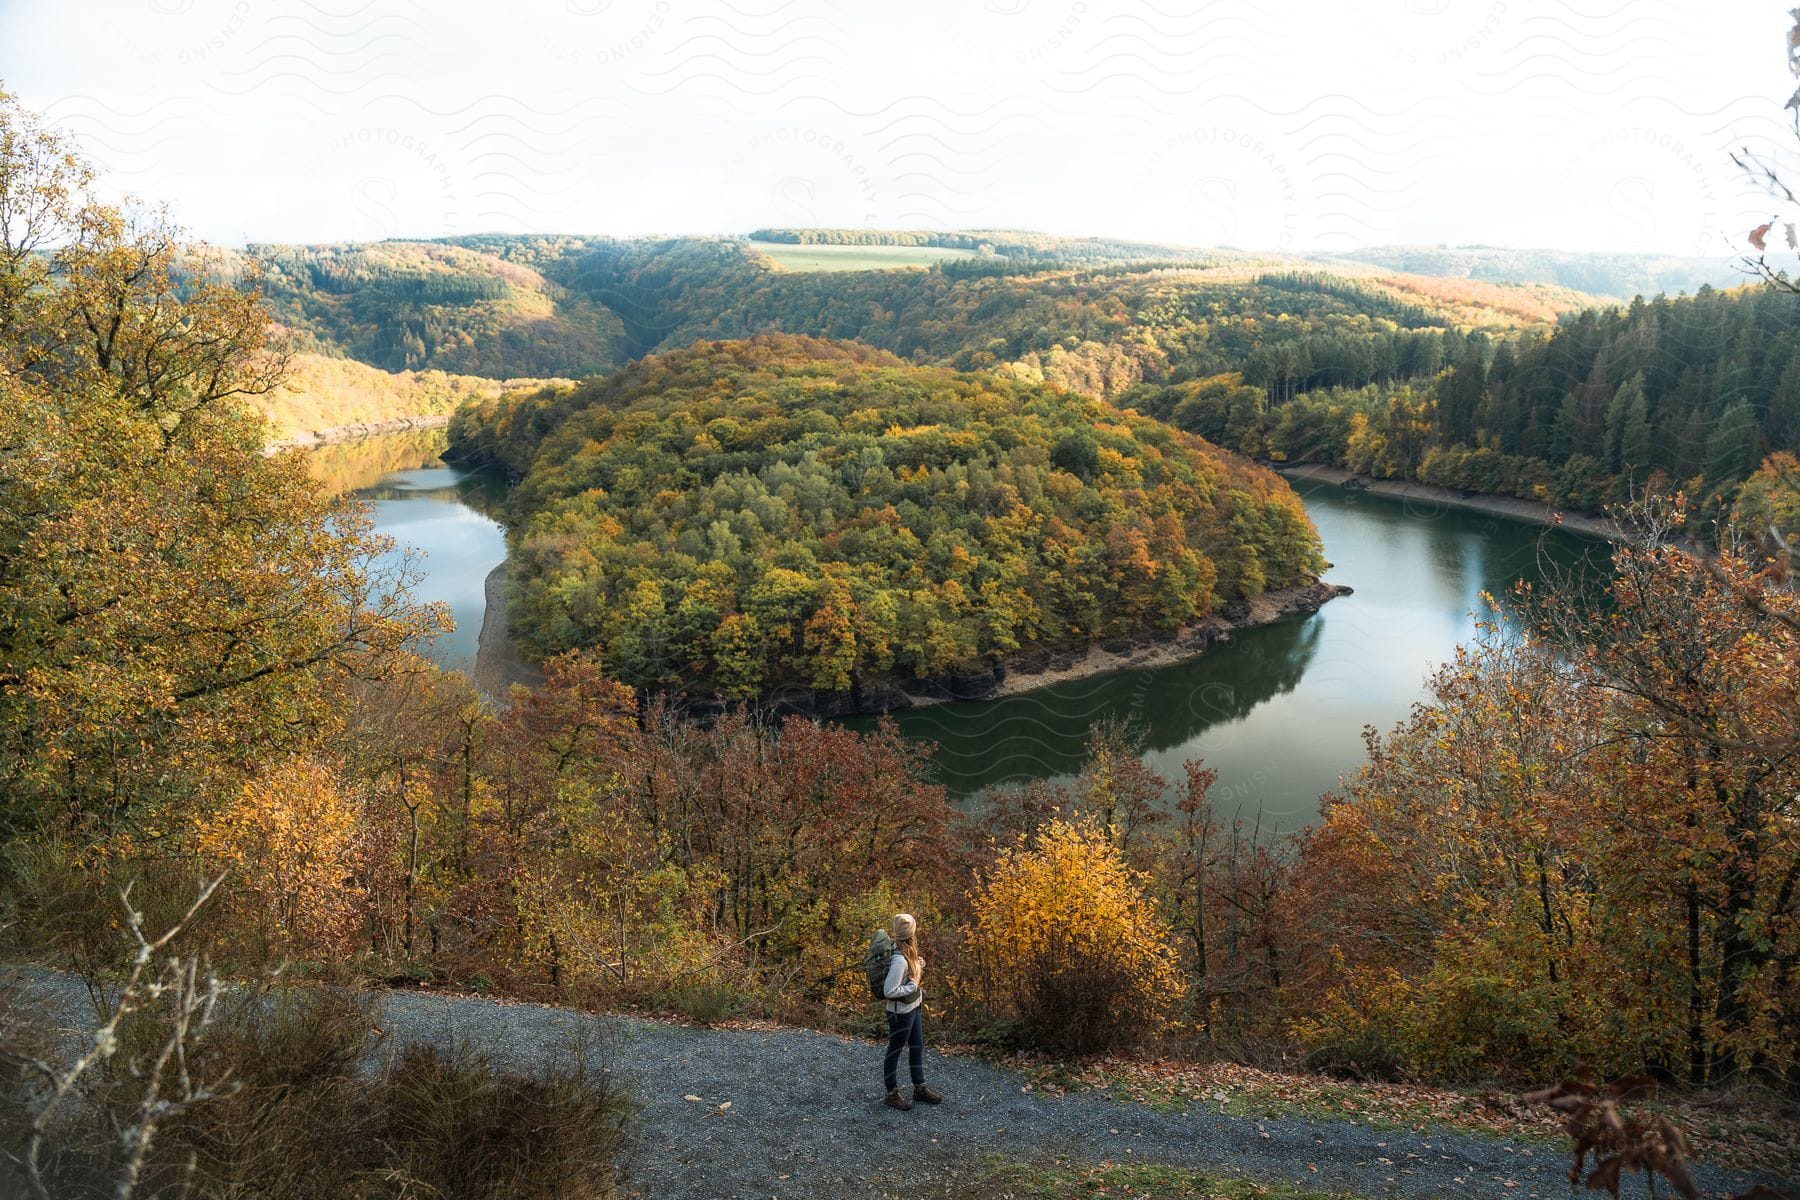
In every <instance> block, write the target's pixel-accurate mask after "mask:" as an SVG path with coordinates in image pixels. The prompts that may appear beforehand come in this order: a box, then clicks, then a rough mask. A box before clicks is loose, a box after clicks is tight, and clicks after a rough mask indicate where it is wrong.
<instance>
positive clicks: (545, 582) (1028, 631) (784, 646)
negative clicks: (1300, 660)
mask: <svg viewBox="0 0 1800 1200" xmlns="http://www.w3.org/2000/svg"><path fill="white" fill-rule="evenodd" d="M451 439H452V448H453V450H454V451H456V452H458V453H459V454H461V455H463V456H466V457H470V458H477V459H490V460H494V461H499V462H502V463H504V464H506V465H508V466H510V467H511V468H512V469H514V470H515V471H517V472H520V473H522V474H523V481H522V483H521V484H520V485H519V487H518V488H517V490H516V491H515V492H514V494H513V497H512V500H511V505H512V510H513V511H512V516H513V520H512V522H511V525H512V528H513V530H514V536H513V542H514V546H513V564H514V566H513V588H514V603H513V607H512V609H511V618H512V621H513V623H514V627H515V628H516V629H517V630H518V633H519V636H520V638H521V639H522V641H523V642H524V643H525V645H526V647H527V648H528V650H530V651H531V652H532V653H534V654H535V655H536V656H538V657H542V658H548V657H550V656H552V655H554V654H556V653H559V652H561V651H564V650H571V649H589V648H598V649H599V650H600V652H601V654H602V656H603V657H604V660H605V661H606V663H607V664H608V668H609V670H610V671H612V672H613V673H614V675H615V676H616V677H617V678H619V679H621V680H623V681H625V682H627V683H630V684H632V685H633V686H637V687H647V688H652V689H656V690H661V689H665V688H673V687H681V688H685V689H688V690H689V691H691V692H695V693H699V694H711V695H717V696H722V697H727V698H730V697H743V696H755V695H758V694H761V693H763V692H765V691H767V690H769V689H772V688H778V687H785V686H797V687H803V688H811V689H817V690H820V691H824V692H847V691H851V690H853V689H854V688H856V687H857V686H859V685H860V684H864V683H867V682H868V681H870V680H871V679H881V678H886V677H889V676H892V675H895V674H900V675H906V676H912V677H917V678H923V677H929V676H936V675H940V674H944V673H949V672H953V671H965V670H969V669H975V668H979V667H983V666H990V667H991V666H993V665H994V664H996V663H998V662H999V661H1000V660H1001V659H1003V658H1004V656H1005V655H1007V654H1009V653H1011V652H1013V651H1016V650H1019V649H1022V648H1026V647H1036V646H1046V645H1048V646H1058V645H1069V644H1082V643H1085V642H1086V641H1087V640H1089V639H1092V638H1100V637H1107V636H1115V635H1122V634H1136V633H1141V632H1144V631H1148V630H1152V629H1175V628H1178V627H1180V626H1182V625H1184V624H1187V623H1189V622H1192V621H1194V620H1197V619H1199V618H1202V617H1205V616H1207V615H1208V614H1210V613H1211V612H1213V611H1214V610H1215V609H1216V608H1218V607H1219V606H1221V605H1223V604H1226V603H1228V602H1231V601H1239V600H1244V599H1247V598H1251V597H1254V596H1257V595H1259V594H1261V593H1262V592H1263V591H1264V590H1265V589H1271V588H1280V587H1285V586H1289V585H1293V584H1298V583H1302V582H1305V581H1308V580H1310V579H1311V578H1313V577H1315V576H1316V574H1317V573H1318V572H1319V571H1320V570H1321V569H1322V568H1323V561H1322V559H1321V557H1320V550H1319V540H1318V534H1317V533H1316V531H1315V530H1314V529H1313V527H1312V523H1311V522H1310V521H1309V520H1308V519H1307V516H1306V514H1305V511H1304V510H1303V509H1302V507H1301V506H1300V502H1299V500H1298V499H1297V498H1296V497H1295V495H1294V494H1293V492H1292V491H1291V490H1290V489H1289V488H1288V487H1287V485H1286V484H1285V483H1284V482H1282V481H1281V480H1280V479H1279V478H1278V477H1277V476H1275V475H1274V474H1272V473H1270V472H1268V471H1265V470H1261V469H1258V468H1255V467H1251V466H1248V465H1246V464H1243V463H1242V462H1240V461H1238V460H1236V459H1234V458H1232V457H1231V456H1228V455H1225V454H1221V453H1220V452H1219V451H1217V450H1216V449H1214V448H1212V447H1210V446H1207V445H1206V444H1205V443H1203V442H1201V441H1200V440H1199V439H1197V438H1192V437H1189V436H1186V435H1184V434H1181V433H1179V432H1176V431H1175V430H1172V429H1170V428H1169V427H1168V426H1166V425H1164V424H1161V423H1159V422H1154V421H1150V420H1147V419H1144V418H1142V417H1137V416H1132V415H1128V414H1121V413H1119V412H1117V411H1116V410H1113V409H1111V408H1109V407H1107V406H1106V405H1104V404H1103V403H1101V402H1099V401H1095V400H1088V399H1084V398H1082V397H1080V396H1076V395H1073V394H1072V393H1069V392H1066V391H1063V390H1060V389H1055V388H1049V387H1045V386H1043V385H1041V384H1036V383H1027V382H1022V381H1018V380H1012V379H1006V378H1003V377H1001V376H998V375H995V374H991V373H979V374H971V373H959V372H954V371H950V370H947V369H944V368H926V367H911V366H907V365H905V364H903V363H902V362H901V361H900V360H899V359H897V358H895V357H894V356H892V355H890V354H887V353H885V352H882V351H879V350H872V349H869V348H868V347H865V346H859V345H855V344H852V343H845V342H826V341H820V340H816V339H811V338H801V337H793V336H776V337H760V338H756V339H753V340H750V341H738V342H703V343H700V344H698V345H696V346H693V347H692V348H689V349H686V350H681V351H676V352H673V353H670V354H666V355H657V356H653V357H649V358H645V359H643V360H641V361H639V362H637V363H635V364H633V365H632V366H631V367H630V368H628V369H627V370H625V371H622V372H620V373H618V374H616V375H614V376H611V377H609V378H607V379H604V380H600V381H597V382H593V383H589V384H586V385H583V386H580V387H575V388H570V389H560V390H559V389H554V388H552V389H545V390H542V391H539V392H536V393H514V394H512V395H511V396H509V397H507V398H504V399H502V400H499V401H489V402H484V403H478V404H475V405H472V406H466V407H465V408H464V409H462V410H461V411H460V412H459V413H458V415H457V417H456V419H455V420H454V422H453V423H452V426H451Z"/></svg>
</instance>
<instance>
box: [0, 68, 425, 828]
mask: <svg viewBox="0 0 1800 1200" xmlns="http://www.w3.org/2000/svg"><path fill="white" fill-rule="evenodd" d="M92 182H93V179H92V172H91V170H90V169H89V168H88V167H87V166H86V164H85V163H83V162H82V161H81V160H80V159H79V158H78V157H77V156H75V154H74V153H73V152H72V151H71V150H70V149H69V146H68V143H67V141H66V139H65V138H64V137H63V136H62V135H60V134H58V133H56V132H55V131H53V130H49V129H46V128H45V127H43V126H42V125H41V124H40V123H39V122H38V121H37V120H36V119H35V118H33V117H32V116H31V115H30V114H28V113H26V112H25V111H24V110H22V109H21V108H20V107H19V106H18V105H17V103H16V102H14V101H13V100H11V99H10V98H0V793H3V794H4V800H3V801H0V824H3V825H4V827H5V830H6V831H7V832H8V833H9V834H11V833H17V832H18V831H20V830H24V829H34V828H42V827H45V826H47V825H56V826H58V827H60V828H64V829H70V828H73V829H80V830H81V831H82V836H90V835H91V836H109V835H111V834H114V833H118V832H121V831H124V830H129V829H138V830H140V832H142V831H145V830H147V829H148V828H149V827H150V826H151V825H157V826H158V827H159V828H161V829H162V830H165V831H166V830H167V829H168V828H169V826H170V823H169V822H160V823H159V822H149V821H147V820H146V812H147V810H148V809H149V808H151V807H154V806H155V805H158V804H163V803H170V804H175V805H177V806H185V805H189V804H191V803H192V801H193V797H194V795H195V793H196V792H212V793H214V794H218V795H230V794H232V792H233V791H234V789H235V788H236V787H237V784H238V782H239V781H241V780H242V779H244V778H248V777H251V776H253V775H255V774H256V773H257V772H258V770H259V769H260V767H261V766H262V765H263V763H264V762H265V761H267V760H268V759H269V758H270V757H271V756H279V755H283V754H286V753H289V752H293V751H296V750H299V749H301V748H302V747H303V746H304V745H305V744H306V743H307V742H308V740H309V739H311V738H313V737H314V736H315V735H316V734H317V732H318V731H319V730H320V729H321V728H323V727H324V726H325V725H327V724H328V723H329V721H330V713H329V712H328V711H327V704H326V696H327V689H328V687H329V685H330V684H331V682H332V681H333V680H334V679H341V678H343V677H345V676H347V675H370V674H379V673H382V672H384V671H386V670H388V669H390V667H391V665H392V664H393V663H395V662H397V661H400V660H401V658H402V657H403V656H404V652H405V651H406V650H407V649H408V648H409V647H411V646H412V645H414V644H415V643H416V642H417V641H418V639H419V638H420V637H421V636H423V635H426V634H428V633H430V632H433V631H434V630H435V629H436V628H437V627H438V626H439V625H440V624H441V623H442V622H443V620H444V619H445V618H444V617H443V615H442V613H441V612H439V611H437V610H434V609H422V608H420V607H418V606H416V605H414V604H413V603H412V602H411V601H410V600H409V599H408V598H407V596H406V592H405V585H406V583H407V581H408V580H407V575H406V569H405V568H404V567H400V568H378V567H377V566H376V565H375V563H376V556H377V554H378V552H379V551H381V550H382V549H383V548H384V546H385V543H384V542H383V540H382V539H380V538H377V537H375V536H374V535H373V533H372V531H371V529H370V526H369V522H368V519H367V517H366V516H365V515H364V514H362V513H360V512H359V511H357V510H355V509H354V508H349V507H345V506H341V505H337V504H334V503H332V502H331V501H330V500H329V499H328V498H327V497H325V496H324V495H323V494H322V493H321V491H320V489H319V488H318V487H317V485H315V484H314V483H313V482H312V481H311V480H310V479H309V478H308V477H307V475H306V472H305V469H304V466H303V465H302V463H301V462H300V461H298V459H297V458H294V457H291V456H289V457H281V456H277V457H274V458H265V457H264V456H263V453H262V442H263V438H264V428H263V423H262V421H261V419H260V418H259V417H258V416H257V415H256V414H255V413H254V412H253V411H252V410H251V409H250V407H249V406H248V405H247V403H245V398H246V397H250V396H254V395H257V394H259V393H261V392H263V391H265V390H266V389H267V388H268V387H269V386H270V385H271V384H272V383H273V382H274V381H275V380H277V379H278V378H279V377H280V374H281V371H282V369H283V355H282V354H281V353H280V352H279V350H278V349H271V348H270V346H269V345H268V342H267V328H268V320H267V316H266V314H265V313H264V311H263V309H262V308H261V306H260V304H259V303H258V301H257V298H256V296H255V293H254V290H253V285H254V280H253V279H252V280H241V281H236V282H234V281H229V280H225V279H222V278H219V277H217V276H216V274H215V273H214V272H212V271H211V270H210V269H209V267H208V262H207V258H206V254H205V252H204V251H202V250H197V249H189V248H184V247H183V246H182V244H181V242H180V240H179V233H178V231H177V230H176V229H175V228H174V227H173V226H172V225H170V224H169V223H168V222H167V220H166V219H164V218H163V217H162V216H160V215H159V214H155V213H149V212H145V211H142V210H140V209H137V208H135V207H133V208H127V209H119V208H115V207H112V206H109V205H105V204H102V203H100V202H98V201H96V200H95V199H94V198H93V197H92V195H91V187H92ZM240 284H242V285H247V286H240Z"/></svg>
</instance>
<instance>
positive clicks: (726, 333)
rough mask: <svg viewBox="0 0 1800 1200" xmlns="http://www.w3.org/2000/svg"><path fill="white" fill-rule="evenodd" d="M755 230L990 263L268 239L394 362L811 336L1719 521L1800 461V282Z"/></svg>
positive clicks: (1234, 443)
mask: <svg viewBox="0 0 1800 1200" xmlns="http://www.w3.org/2000/svg"><path fill="white" fill-rule="evenodd" d="M751 236H752V238H754V239H755V241H756V242H758V243H761V244H765V245H766V244H771V243H785V244H794V245H826V246H856V245H868V246H908V245H919V246H932V247H941V248H951V249H958V250H966V251H970V252H972V253H971V256H970V257H966V258H961V259H957V260H954V261H945V262H941V263H938V264H936V265H933V266H931V267H930V268H928V269H927V268H921V267H911V268H901V269H892V270H848V271H829V270H827V271H814V272H804V273H802V272H790V271H784V270H782V269H780V268H779V267H778V266H777V265H776V264H774V263H772V262H771V261H770V259H768V258H767V257H766V256H764V255H762V254H761V253H760V252H758V251H757V250H755V248H754V247H753V245H752V244H751V242H749V241H745V240H741V239H734V238H675V239H661V240H652V239H638V240H613V239H607V238H585V237H552V236H541V237H531V236H502V235H484V236H472V237H464V238H456V239H450V240H447V241H444V242H428V243H413V242H383V243H378V244H373V245H365V246H315V247H277V246H263V247H254V248H253V250H252V252H253V253H254V254H255V255H256V257H258V258H259V259H260V260H261V261H262V262H263V263H264V264H265V266H266V269H267V280H266V290H267V294H268V298H269V303H270V305H271V307H272V308H273V310H274V311H275V312H276V313H277V314H278V316H279V317H280V318H281V320H282V321H283V322H284V323H286V324H287V325H289V326H290V327H292V328H293V329H295V330H297V331H299V333H300V336H301V340H302V344H303V346H304V347H305V348H308V349H311V350H315V351H317V352H319V353H322V354H326V355H339V356H346V357H351V358H356V359H360V360H362V361H363V362H366V363H370V364H372V365H375V366H378V367H381V368H383V369H385V370H390V371H399V370H441V371H446V372H451V373H455V374H466V375H477V376H485V377H488V378H496V379H500V378H508V377H523V376H533V375H536V376H544V375H564V376H574V377H579V376H588V375H602V374H605V373H607V372H609V371H613V370H617V369H618V368H620V367H622V366H623V365H624V364H626V363H627V362H629V361H631V360H633V359H636V358H639V357H642V356H644V355H647V354H657V353H663V352H667V351H669V350H675V349H680V348H682V347H685V346H688V345H691V344H693V343H694V342H697V341H702V340H732V339H741V338H748V337H755V336H758V335H761V334H768V333H792V334H800V335H806V336H812V337H823V338H831V339H840V340H851V341H857V342H860V343H863V344H865V345H868V346H871V347H875V348H878V349H881V350H886V351H889V352H891V353H893V354H895V355H897V356H899V357H900V358H901V359H903V360H904V361H906V362H909V363H912V364H916V365H936V366H945V367H951V368H954V369H957V370H964V371H983V370H985V371H993V372H995V373H996V374H998V375H1000V376H1003V377H1007V378H1011V379H1015V380H1019V381H1024V382H1032V383H1046V384H1051V385H1053V386H1055V387H1058V388H1062V389H1065V390H1068V391H1072V392H1075V393H1077V394H1079V395H1082V396H1086V397H1091V398H1100V399H1106V400H1109V401H1112V402H1114V403H1116V404H1120V405H1123V406H1126V407H1135V408H1137V409H1139V410H1140V411H1142V412H1144V413H1146V414H1148V415H1152V416H1156V417H1158V418H1162V419H1167V420H1173V421H1174V422H1175V423H1176V424H1178V425H1179V426H1181V427H1182V428H1184V429H1187V430H1189V431H1191V432H1196V433H1199V434H1201V435H1202V436H1204V437H1206V438H1208V439H1210V440H1213V441H1216V442H1218V443H1219V444H1221V445H1224V446H1227V447H1229V448H1232V449H1235V450H1238V451H1241V452H1243V453H1245V454H1248V455H1251V456H1254V457H1259V458H1261V457H1266V458H1269V459H1272V460H1275V461H1278V462H1281V461H1285V462H1301V461H1306V462H1323V463H1329V464H1332V465H1336V466H1341V467H1346V468H1349V469H1351V470H1354V471H1357V472H1361V473H1366V474H1370V475H1375V476H1379V477H1383V478H1397V479H1415V480H1420V481H1424V482H1428V483H1434V484H1440V485H1443V486H1448V487H1453V488H1459V489H1463V490H1468V491H1480V492H1492V493H1502V494H1513V495H1519V496H1523V497H1527V498H1534V499H1542V500H1546V501H1549V502H1552V503H1555V504H1558V505H1563V506H1570V507H1577V508H1584V509H1591V508H1596V507H1598V506H1600V505H1602V504H1605V503H1607V502H1610V501H1614V500H1618V499H1622V498H1624V497H1625V496H1627V495H1628V494H1630V493H1631V492H1632V491H1633V489H1641V488H1642V487H1644V486H1646V485H1651V484H1661V485H1668V486H1674V487H1681V488H1685V489H1686V490H1688V491H1689V492H1690V493H1692V494H1695V495H1696V496H1698V497H1700V498H1701V499H1702V502H1703V508H1702V515H1703V516H1717V515H1722V514H1724V513H1725V512H1727V511H1728V510H1729V507H1730V505H1731V503H1732V500H1733V496H1734V494H1735V492H1736V491H1737V489H1738V487H1739V485H1740V484H1741V483H1742V481H1743V480H1744V479H1746V478H1747V477H1749V476H1750V475H1751V474H1752V473H1753V472H1754V471H1756V470H1757V467H1758V464H1759V463H1760V462H1762V461H1763V460H1764V458H1765V456H1767V455H1769V454H1770V453H1775V452H1783V451H1790V452H1791V451H1793V450H1795V449H1796V448H1800V446H1797V441H1796V439H1797V438H1800V427H1797V426H1800V423H1797V422H1796V420H1795V418H1794V417H1793V408H1794V404H1795V399H1794V395H1795V391H1796V389H1800V374H1796V373H1794V372H1792V371H1790V365H1791V364H1792V362H1793V360H1794V356H1795V354H1796V351H1800V340H1797V337H1796V320H1795V313H1794V304H1793V302H1792V300H1791V299H1790V298H1789V297H1787V296H1785V295H1782V294H1780V293H1776V292H1769V291H1763V290H1757V291H1746V292H1717V291H1714V290H1713V289H1712V288H1711V287H1708V286H1705V285H1702V286H1701V287H1700V289H1699V291H1698V293H1697V294H1696V295H1694V296H1693V297H1682V298H1677V299H1668V298H1666V297H1661V296H1659V297H1657V298H1655V299H1651V300H1642V299H1640V300H1638V301H1635V302H1633V303H1632V304H1631V305H1630V306H1629V307H1619V308H1611V307H1599V306H1597V304H1596V302H1595V300H1594V298H1593V296H1591V295H1589V294H1588V293H1586V292H1582V291H1576V290H1572V289H1571V288H1570V287H1567V286H1564V285H1563V284H1559V283H1520V282H1510V283H1509V282H1503V281H1500V280H1502V278H1503V277H1505V276H1507V275H1509V274H1512V273H1514V272H1530V271H1537V272H1542V273H1543V274H1545V275H1549V276H1554V277H1555V278H1557V279H1560V280H1563V281H1564V282H1565V283H1566V282H1568V281H1577V282H1581V283H1584V284H1587V285H1588V286H1589V287H1592V288H1595V289H1600V288H1610V287H1616V286H1618V285H1619V284H1620V283H1621V282H1634V283H1635V282H1644V283H1657V282H1663V281H1677V282H1683V283H1685V282H1688V281H1690V280H1691V279H1693V278H1696V276H1695V275H1694V272H1695V271H1700V270H1701V267H1702V266H1703V265H1704V264H1696V263H1695V262H1694V261H1692V260H1685V259H1673V258H1658V257H1655V256H1608V255H1576V254H1565V253H1555V252H1524V251H1517V252H1514V251H1499V250H1492V249H1484V248H1465V249H1458V250H1448V249H1442V248H1439V249H1425V248H1408V247H1399V248H1383V249H1377V250H1372V251H1369V252H1367V253H1365V254H1362V255H1361V259H1362V261H1361V262H1350V261H1348V260H1344V261H1333V262H1331V263H1329V264H1321V263H1320V262H1316V261H1315V262H1311V263H1306V262H1301V261H1299V260H1274V259H1267V258H1264V259H1256V258H1252V257H1250V256H1247V255H1242V254H1238V253H1235V252H1227V251H1217V252H1213V251H1195V250H1191V249H1182V248H1179V247H1168V246H1157V245H1149V244H1143V243H1134V242H1122V241H1113V240H1107V239H1099V238H1085V239H1083V238H1052V237H1047V236H1044V235H1039V234H1027V233H1019V232H1013V231H1003V230H974V231H960V232H950V233H939V232H929V231H869V230H833V229H779V228H771V229H759V230H756V231H755V232H754V233H753V234H752V235H751ZM1370 262H1374V263H1376V264H1378V265H1369V264H1370ZM1380 264H1386V265H1380ZM1719 269H1721V268H1718V267H1717V265H1716V264H1715V266H1714V268H1713V270H1714V271H1715V273H1716V272H1717V271H1718V270H1719ZM1402 270H1411V271H1415V272H1420V273H1415V274H1405V273H1401V271H1402ZM1702 273H1703V274H1704V272H1702Z"/></svg>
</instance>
